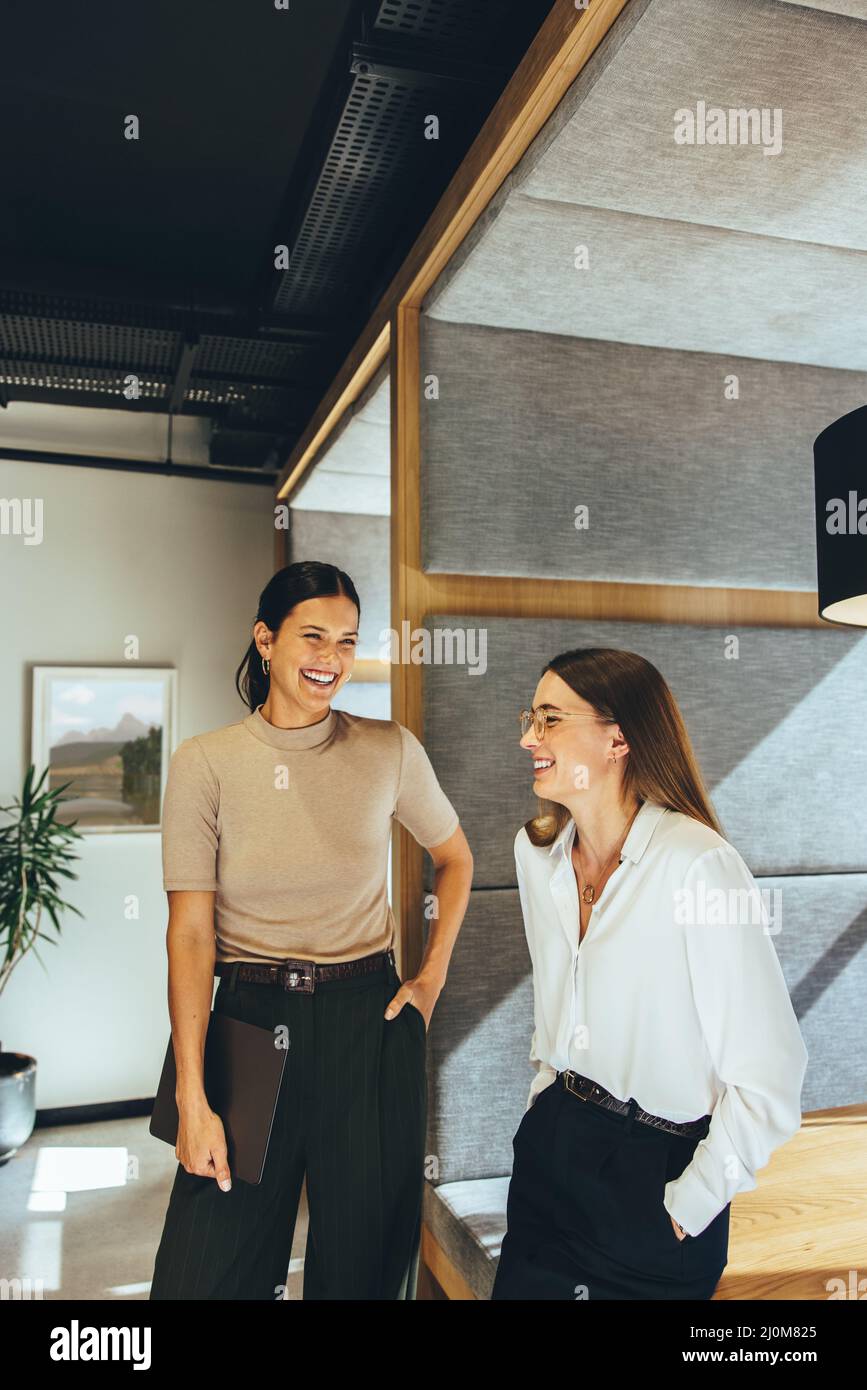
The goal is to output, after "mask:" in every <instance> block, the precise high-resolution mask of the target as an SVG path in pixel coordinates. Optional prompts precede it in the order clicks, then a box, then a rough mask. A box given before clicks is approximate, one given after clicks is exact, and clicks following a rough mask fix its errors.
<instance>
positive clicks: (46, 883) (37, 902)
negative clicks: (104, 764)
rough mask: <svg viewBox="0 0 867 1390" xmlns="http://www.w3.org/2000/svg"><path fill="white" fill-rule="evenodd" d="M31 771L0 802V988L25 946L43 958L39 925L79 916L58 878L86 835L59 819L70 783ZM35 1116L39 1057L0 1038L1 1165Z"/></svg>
mask: <svg viewBox="0 0 867 1390" xmlns="http://www.w3.org/2000/svg"><path fill="white" fill-rule="evenodd" d="M35 776H36V768H35V767H34V765H33V763H31V764H30V767H29V768H28V769H27V775H26V777H25V778H24V786H23V789H22V792H21V796H20V797H19V798H16V800H15V801H13V802H12V804H11V806H0V815H2V816H8V817H10V819H9V820H8V822H7V823H5V824H3V825H2V826H0V994H2V993H3V990H4V989H5V988H6V985H7V984H8V982H9V977H10V976H11V974H12V971H13V970H14V969H15V966H16V965H18V964H19V962H20V961H22V960H23V959H24V957H25V956H26V955H27V953H28V951H32V952H33V954H34V955H35V957H36V959H37V960H38V961H39V963H40V965H42V960H41V957H40V955H39V952H38V950H37V949H36V943H37V941H38V940H39V939H40V938H41V939H42V940H44V941H50V942H51V944H52V945H56V944H57V941H56V939H55V938H54V937H52V936H51V935H49V932H48V931H45V930H43V928H44V927H51V928H53V930H54V931H55V932H56V933H57V935H58V936H59V935H60V916H61V914H62V913H64V912H74V913H76V915H77V916H79V917H80V916H81V915H82V914H81V913H80V912H79V911H78V908H77V907H72V906H71V904H70V903H67V902H64V901H63V899H62V898H61V897H60V895H59V893H58V879H60V878H77V877H78V875H77V874H74V873H73V872H72V870H71V869H70V867H69V865H70V863H71V861H72V860H74V859H77V858H78V855H77V854H75V853H73V851H72V849H71V848H70V845H71V843H72V841H73V840H82V839H83V838H84V836H83V835H82V834H81V832H80V831H78V830H76V829H75V826H76V824H77V822H76V821H71V822H70V823H69V824H63V823H62V822H60V821H58V820H57V811H58V802H59V799H60V794H61V792H63V791H65V790H66V788H67V787H68V786H69V785H70V783H69V782H64V783H63V785H62V786H60V787H56V788H55V789H54V790H53V791H49V790H47V789H46V788H45V787H44V786H43V783H44V782H45V779H46V777H47V776H48V769H47V768H46V769H45V771H44V772H43V773H42V775H41V777H40V778H39V779H38V781H34V778H35ZM46 917H47V918H48V919H50V921H46V920H45V919H46ZM35 1120H36V1058H35V1057H28V1056H27V1055H26V1053H23V1052H4V1051H3V1050H2V1043H0V1164H2V1163H5V1162H7V1160H8V1159H10V1158H11V1157H12V1155H13V1154H14V1153H15V1152H16V1150H17V1149H19V1148H20V1147H21V1145H22V1144H23V1143H24V1142H25V1141H26V1140H27V1139H29V1138H30V1135H31V1134H32V1133H33V1126H34V1123H35Z"/></svg>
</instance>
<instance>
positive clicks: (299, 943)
mask: <svg viewBox="0 0 867 1390" xmlns="http://www.w3.org/2000/svg"><path fill="white" fill-rule="evenodd" d="M393 818H395V819H397V820H398V821H400V823H401V824H402V825H404V826H406V828H407V830H409V832H410V833H411V834H412V835H413V836H414V837H415V839H416V840H417V841H418V842H419V844H421V845H423V846H424V847H425V848H429V847H430V846H433V845H438V844H441V843H442V842H443V841H444V840H447V839H448V838H449V836H450V835H451V834H453V833H454V831H455V830H456V828H457V826H458V823H459V822H458V815H457V812H456V811H455V809H454V807H453V806H452V804H451V802H450V801H449V800H448V798H447V797H446V795H445V793H444V791H443V790H442V788H441V787H440V785H439V782H438V781H437V777H436V774H435V773H434V770H433V768H432V766H431V763H430V760H429V759H428V756H427V754H426V753H425V750H424V748H423V747H422V745H421V743H420V742H419V740H418V739H417V738H416V737H415V735H414V734H412V733H411V732H410V730H409V729H405V728H404V727H403V725H402V724H398V723H397V722H396V721H395V720H393V719H367V718H362V717H361V716H360V715H354V714H348V713H347V712H346V711H345V710H334V709H330V710H329V712H328V714H327V715H326V717H325V718H324V719H322V720H320V721H319V722H318V723H317V724H310V725H307V726H305V727H304V728H300V729H279V728H277V727H275V726H274V725H272V724H269V723H268V721H267V720H266V719H264V718H263V717H262V714H261V708H259V709H256V710H255V711H254V712H253V713H252V714H249V715H247V716H246V718H244V719H241V720H239V721H238V722H237V723H235V724H228V725H226V726H225V727H223V728H221V729H215V730H213V731H212V732H210V733H206V734H197V735H196V736H195V737H193V738H188V739H185V740H184V742H183V743H181V744H180V745H179V746H178V748H177V749H176V751H175V753H174V754H173V756H172V759H171V763H170V765H169V774H168V781H167V784H166V791H165V796H164V799H163V815H162V856H163V887H164V888H165V889H166V890H167V891H171V890H174V889H203V890H208V891H213V892H215V894H216V898H215V931H216V955H217V960H218V961H229V960H245V961H267V962H271V961H276V960H282V959H284V958H285V957H287V956H296V957H299V958H301V959H305V960H317V961H324V962H325V961H342V960H353V959H355V958H356V957H357V956H366V955H371V954H373V952H375V951H383V950H386V949H387V948H388V947H389V946H391V945H393V944H394V931H395V923H394V917H393V914H392V910H391V906H390V904H389V901H388V883H387V872H388V850H389V843H390V836H391V826H392V819H393Z"/></svg>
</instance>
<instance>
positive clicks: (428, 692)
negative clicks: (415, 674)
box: [423, 614, 867, 889]
mask: <svg viewBox="0 0 867 1390" xmlns="http://www.w3.org/2000/svg"><path fill="white" fill-rule="evenodd" d="M427 626H428V627H429V628H430V629H431V630H432V631H435V632H436V631H438V632H440V633H443V632H445V631H455V630H457V631H458V632H460V633H464V634H466V633H467V632H470V634H471V636H473V640H476V639H477V638H479V637H480V636H481V634H483V633H484V634H486V638H485V640H486V652H485V667H486V669H485V670H484V672H483V673H480V674H471V673H470V671H469V669H468V668H467V666H466V665H462V664H446V663H445V662H434V661H432V662H431V663H430V664H428V665H427V666H426V667H425V669H424V672H423V680H424V710H425V728H424V741H425V746H426V748H427V751H428V753H429V755H430V757H431V759H432V761H433V764H434V767H435V768H436V770H437V774H438V776H439V778H440V781H441V783H442V785H443V787H444V789H445V791H446V794H447V795H448V796H449V797H450V799H451V800H452V802H453V803H454V805H455V807H456V808H457V811H458V813H459V815H460V817H461V823H462V825H463V828H464V831H465V833H466V835H467V838H468V840H469V842H470V846H471V848H472V851H473V855H474V857H475V887H476V888H479V889H483V888H507V887H514V886H515V866H514V858H513V850H512V846H513V842H514V838H515V834H516V832H517V830H518V828H519V826H521V825H522V824H523V823H524V821H525V820H527V819H528V818H529V817H530V816H531V815H533V814H535V811H536V807H537V805H538V802H537V798H536V796H535V794H534V792H533V787H532V772H531V770H530V756H529V754H528V753H526V752H525V751H524V750H523V749H521V748H519V746H518V740H519V729H518V718H517V716H518V712H519V711H520V710H521V709H522V708H525V707H526V706H527V705H528V704H529V703H530V702H531V701H532V697H533V692H534V690H535V688H536V684H537V682H538V680H539V678H540V676H541V672H542V667H543V666H544V664H545V662H546V661H548V660H550V659H551V658H552V657H554V656H555V655H557V654H558V653H560V652H563V651H567V650H571V649H573V648H576V647H591V646H592V647H618V648H621V649H626V650H631V651H635V652H638V653H639V654H640V655H642V656H644V657H645V658H646V659H647V660H649V661H651V662H652V663H653V664H654V665H655V666H656V667H657V668H658V669H659V670H660V671H661V672H662V674H663V676H664V677H665V678H666V680H667V681H668V683H669V685H670V686H671V688H672V691H673V692H674V695H675V698H676V699H677V701H678V703H679V704H680V707H681V709H682V711H683V714H684V718H685V720H686V724H687V728H688V730H689V732H690V735H691V737H692V741H693V744H694V746H695V749H696V753H697V756H698V758H699V762H700V764H701V767H702V770H703V773H704V776H705V779H706V781H707V784H708V787H709V790H710V792H711V796H712V799H713V802H714V805H715V807H716V810H717V814H718V816H719V818H720V821H721V822H722V825H723V832H724V834H725V835H726V838H727V839H729V840H730V841H731V842H732V843H733V844H734V845H735V847H736V848H737V849H738V850H739V851H740V853H741V854H742V855H743V857H744V859H745V860H746V862H747V863H748V864H749V866H750V868H751V869H752V871H753V873H754V874H764V875H768V874H798V873H827V872H833V871H837V872H846V873H855V872H863V871H865V870H867V741H865V738H864V727H865V716H867V634H865V635H862V634H861V633H859V632H857V631H854V632H852V631H849V630H847V629H843V628H836V627H828V628H816V629H813V628H808V629H803V628H800V629H799V628H761V627H753V628H749V627H744V628H718V627H695V626H687V625H680V624H657V623H629V622H613V621H612V622H608V621H588V620H582V619H575V620H567V619H551V620H541V619H537V618H533V619H529V618H520V619H519V618H485V617H480V616H478V615H454V614H452V615H448V616H444V615H441V614H435V615H431V616H430V617H429V619H428V621H427ZM730 636H735V637H737V638H738V644H739V645H738V650H739V658H738V659H737V660H727V659H726V657H725V644H726V638H727V637H730ZM470 650H471V651H472V650H474V649H472V648H470ZM477 664H479V666H481V663H477ZM425 864H426V866H427V870H428V880H427V881H428V882H430V881H431V880H430V861H429V860H428V859H425Z"/></svg>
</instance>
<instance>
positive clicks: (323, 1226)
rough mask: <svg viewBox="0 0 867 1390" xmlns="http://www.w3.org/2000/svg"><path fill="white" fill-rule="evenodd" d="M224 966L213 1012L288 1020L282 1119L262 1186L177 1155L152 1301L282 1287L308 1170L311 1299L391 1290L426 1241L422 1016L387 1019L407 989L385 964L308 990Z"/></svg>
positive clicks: (244, 1294)
mask: <svg viewBox="0 0 867 1390" xmlns="http://www.w3.org/2000/svg"><path fill="white" fill-rule="evenodd" d="M231 980H232V976H231V975H221V977H220V984H219V986H218V989H217V994H216V997H215V1000H214V1009H215V1011H216V1012H217V1013H224V1014H229V1015H230V1016H231V1017H233V1018H238V1019H242V1020H245V1021H246V1022H248V1023H254V1024H258V1025H259V1026H260V1027H263V1028H273V1027H275V1026H276V1025H277V1024H278V1023H281V1024H285V1025H286V1026H287V1028H288V1038H289V1049H288V1055H287V1059H286V1067H285V1070H284V1073H283V1082H282V1085H281V1088H280V1095H279V1099H278V1103H277V1113H276V1116H275V1120H274V1128H273V1131H272V1134H271V1141H270V1145H269V1149H268V1156H267V1159H266V1162H265V1171H264V1174H263V1177H262V1181H261V1183H260V1184H258V1185H254V1184H251V1183H246V1182H243V1181H242V1180H240V1179H239V1178H237V1177H233V1179H232V1188H231V1191H230V1192H221V1191H220V1189H219V1188H218V1186H217V1183H216V1181H215V1179H213V1178H203V1177H197V1176H195V1175H193V1174H190V1173H188V1172H187V1171H186V1169H185V1168H184V1167H183V1166H182V1165H181V1164H180V1163H179V1164H178V1168H177V1172H176V1174H175V1179H174V1185H173V1187H172V1192H171V1197H170V1200H169V1206H168V1212H167V1214H166V1221H165V1227H164V1230H163V1234H162V1239H161V1241H160V1245H159V1249H158V1251H157V1256H156V1263H155V1266H154V1272H153V1280H152V1284H151V1293H150V1297H151V1299H279V1298H282V1297H283V1289H284V1286H285V1283H286V1275H287V1271H288V1267H289V1259H290V1253H291V1248H292V1237H293V1234H294V1230H295V1221H296V1216H297V1212H298V1202H299V1198H300V1195H301V1185H302V1181H303V1179H304V1175H305V1173H306V1175H307V1201H308V1208H309V1230H308V1235H307V1248H306V1254H305V1261H304V1294H303V1296H304V1298H305V1299H393V1298H397V1297H398V1296H399V1293H400V1290H401V1285H402V1281H403V1279H404V1277H405V1275H406V1273H407V1270H408V1268H409V1265H410V1262H411V1260H412V1259H413V1257H414V1256H415V1253H416V1251H417V1245H418V1239H419V1233H420V1222H421V1200H422V1186H423V1177H424V1173H423V1164H424V1144H425V1119H426V1109H427V1082H426V1077H425V1047H426V1030H425V1022H424V1018H423V1016H422V1014H421V1013H420V1012H419V1010H418V1009H416V1008H414V1007H413V1006H412V1005H405V1006H404V1007H403V1009H402V1010H401V1011H400V1013H399V1014H398V1015H397V1016H396V1017H395V1018H392V1019H387V1018H385V1017H384V1016H383V1015H384V1011H385V1007H386V1005H387V1003H388V1001H389V1000H390V999H391V998H392V996H393V995H394V994H395V993H396V991H397V989H398V988H399V986H400V979H399V977H398V974H397V971H396V970H395V968H394V966H393V964H392V963H391V961H390V960H389V959H388V958H387V957H386V958H384V963H383V967H382V969H381V970H379V971H376V972H371V973H370V974H367V975H361V976H356V977H350V978H348V979H339V980H328V981H325V982H322V983H317V984H316V988H315V990H314V992H313V993H312V994H301V993H298V994H293V993H290V992H288V991H285V990H283V989H282V988H281V987H280V986H279V985H262V984H246V983H242V982H236V983H235V984H234V986H233V985H232V983H231Z"/></svg>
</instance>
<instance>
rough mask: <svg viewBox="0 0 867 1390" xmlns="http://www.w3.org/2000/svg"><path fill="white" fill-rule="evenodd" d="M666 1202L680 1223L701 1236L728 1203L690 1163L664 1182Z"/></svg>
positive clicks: (666, 1208)
mask: <svg viewBox="0 0 867 1390" xmlns="http://www.w3.org/2000/svg"><path fill="white" fill-rule="evenodd" d="M662 1204H663V1206H664V1207H665V1210H666V1211H667V1212H668V1214H669V1216H673V1217H674V1219H675V1221H676V1222H677V1224H678V1225H679V1226H682V1227H683V1229H684V1230H685V1231H686V1232H687V1234H688V1235H691V1236H700V1235H701V1233H702V1231H703V1230H704V1228H705V1227H706V1226H709V1225H710V1223H711V1222H712V1221H713V1219H714V1217H715V1216H718V1215H719V1213H720V1212H721V1211H722V1209H723V1207H724V1206H725V1202H723V1203H722V1204H720V1200H719V1197H718V1196H717V1195H716V1193H715V1192H711V1191H709V1190H708V1188H706V1187H705V1185H704V1183H703V1182H702V1180H701V1178H700V1177H699V1176H698V1173H696V1172H695V1170H694V1169H693V1168H692V1166H691V1165H690V1164H688V1165H687V1166H686V1168H684V1170H683V1172H682V1173H681V1175H680V1177H679V1178H675V1179H674V1180H673V1181H672V1182H667V1183H666V1184H665V1197H664V1198H663V1203H662Z"/></svg>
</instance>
